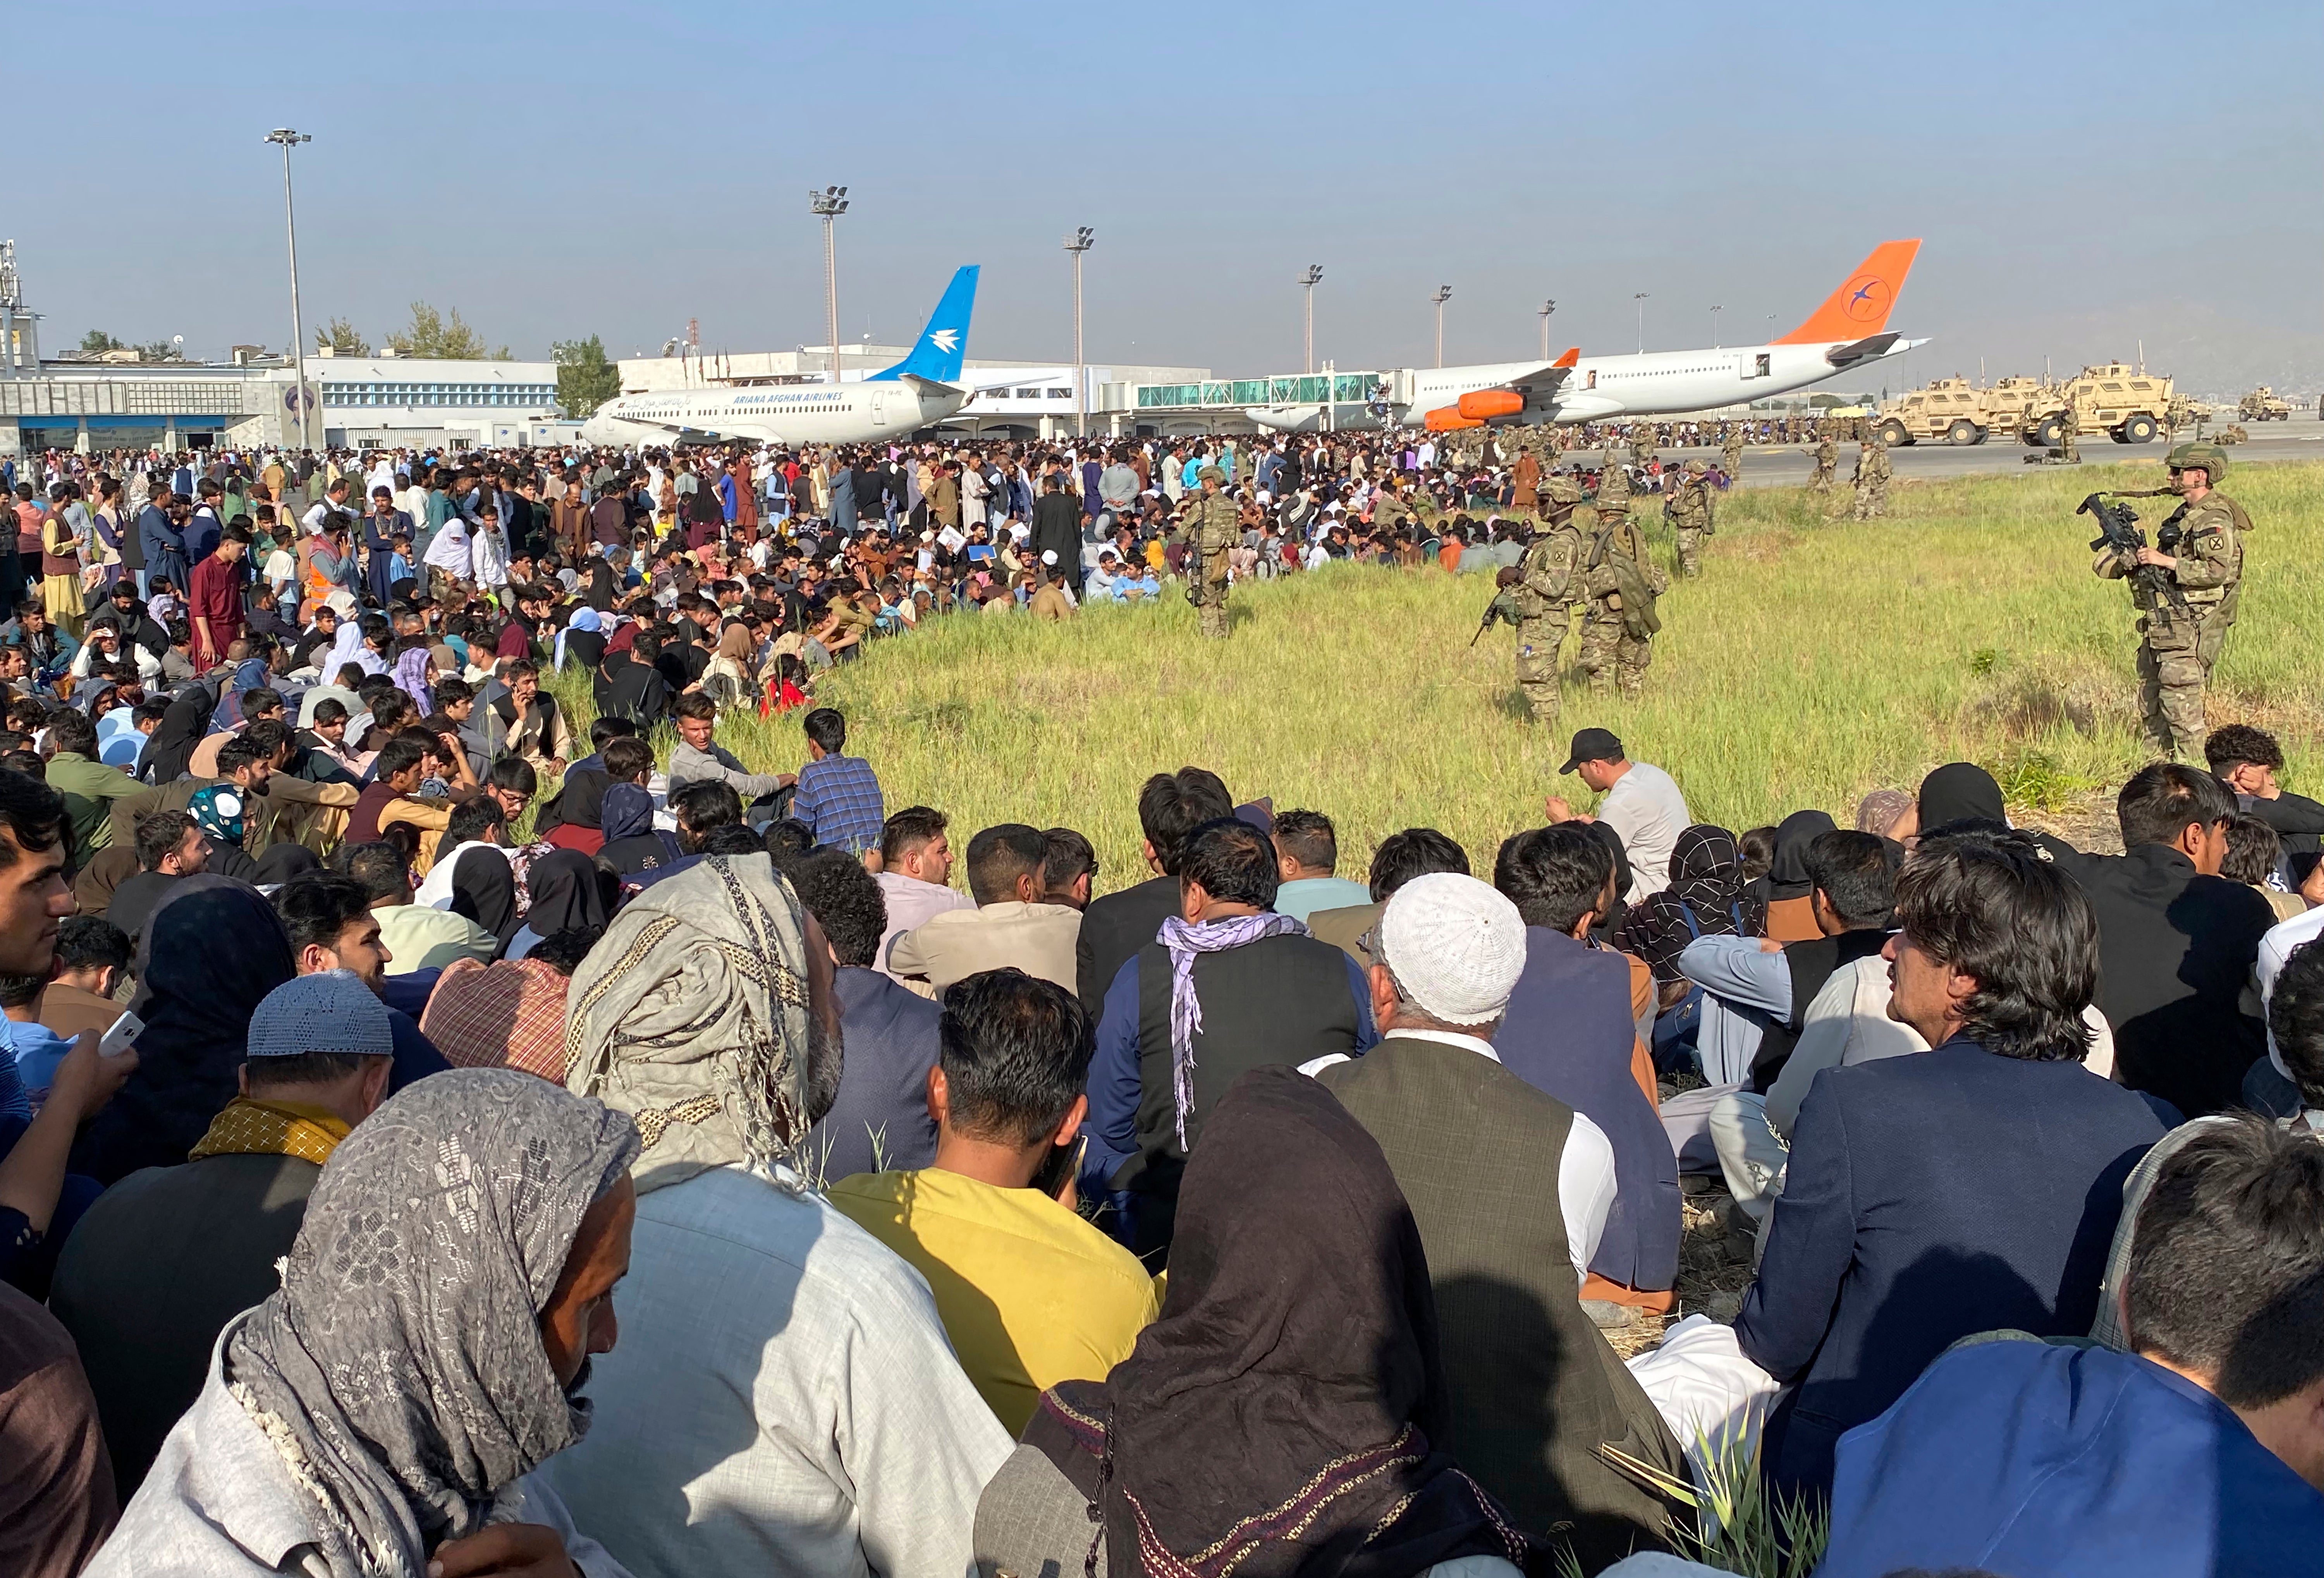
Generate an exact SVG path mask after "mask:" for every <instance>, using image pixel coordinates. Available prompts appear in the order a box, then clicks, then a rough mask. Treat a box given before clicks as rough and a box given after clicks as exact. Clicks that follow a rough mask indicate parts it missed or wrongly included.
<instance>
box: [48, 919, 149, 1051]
mask: <svg viewBox="0 0 2324 1578" xmlns="http://www.w3.org/2000/svg"><path fill="white" fill-rule="evenodd" d="M135 955H136V950H135V949H134V948H132V947H131V946H130V945H129V933H127V932H126V931H123V930H122V929H121V928H120V927H118V926H116V925H115V924H114V923H113V922H110V921H108V920H106V918H105V917H104V916H102V915H69V916H67V917H66V918H65V919H64V920H62V921H60V922H58V923H57V957H56V967H55V971H54V973H53V974H52V975H51V976H50V977H49V985H48V989H47V990H46V991H44V992H42V994H41V1023H42V1024H45V1025H47V1026H48V1027H49V1028H50V1029H51V1030H52V1031H55V1032H57V1033H58V1034H59V1035H60V1036H62V1037H64V1038H65V1040H67V1041H70V1040H72V1038H73V1037H75V1036H77V1035H78V1034H80V1033H81V1032H83V1031H86V1030H94V1031H97V1032H99V1033H102V1032H104V1031H105V1030H106V1029H107V1028H108V1027H109V1026H111V1024H112V1023H113V1022H114V1021H115V1020H116V1019H118V1018H120V1017H121V1010H122V1008H123V1007H124V1005H125V1004H126V1003H127V998H126V997H125V996H122V995H116V994H118V993H119V992H120V991H121V988H122V985H123V983H124V980H125V979H126V978H127V977H128V974H129V961H130V960H131V959H133V958H134V957H135Z"/></svg>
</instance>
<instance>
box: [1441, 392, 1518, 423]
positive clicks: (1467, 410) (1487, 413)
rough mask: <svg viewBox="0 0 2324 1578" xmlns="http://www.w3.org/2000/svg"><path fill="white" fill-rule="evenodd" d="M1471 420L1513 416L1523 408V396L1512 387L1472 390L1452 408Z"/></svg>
mask: <svg viewBox="0 0 2324 1578" xmlns="http://www.w3.org/2000/svg"><path fill="white" fill-rule="evenodd" d="M1455 409H1456V410H1458V411H1459V412H1460V413H1461V414H1462V416H1464V417H1468V418H1469V420H1471V422H1482V421H1485V420H1487V419H1488V418H1489V417H1514V416H1516V415H1517V413H1518V412H1519V411H1522V410H1524V409H1525V396H1523V395H1521V394H1519V393H1517V390H1513V389H1480V390H1471V392H1469V393H1467V394H1464V395H1462V397H1461V402H1460V404H1459V405H1458V406H1456V407H1455Z"/></svg>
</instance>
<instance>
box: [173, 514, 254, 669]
mask: <svg viewBox="0 0 2324 1578" xmlns="http://www.w3.org/2000/svg"><path fill="white" fill-rule="evenodd" d="M249 551H250V530H249V528H247V527H240V526H230V527H227V528H226V530H225V532H224V533H223V534H222V535H221V536H220V537H218V546H217V552H216V553H214V554H212V555H209V556H208V558H206V559H204V560H202V561H201V562H200V563H199V564H196V565H195V566H194V568H193V571H192V573H190V574H189V575H188V576H187V577H186V617H187V618H188V619H189V620H191V621H192V623H193V627H194V666H195V667H196V668H198V669H208V668H211V667H214V666H215V665H218V664H221V663H224V662H225V661H226V647H228V646H230V645H231V644H232V643H234V642H235V641H238V640H240V639H241V638H242V630H243V620H244V615H243V609H242V556H243V555H244V554H247V553H248V552H249Z"/></svg>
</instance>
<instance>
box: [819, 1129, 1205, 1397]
mask: <svg viewBox="0 0 2324 1578" xmlns="http://www.w3.org/2000/svg"><path fill="white" fill-rule="evenodd" d="M830 1197H831V1203H832V1205H833V1206H836V1207H837V1208H838V1209H839V1210H840V1211H841V1212H842V1213H843V1214H844V1215H845V1216H847V1217H849V1218H850V1219H851V1220H853V1222H854V1223H855V1224H856V1225H858V1226H860V1227H862V1229H863V1230H864V1231H865V1232H867V1233H869V1234H871V1236H872V1237H874V1238H876V1239H878V1240H879V1241H880V1242H881V1243H884V1244H886V1245H887V1246H888V1247H889V1248H890V1249H892V1250H894V1251H895V1252H897V1253H898V1254H899V1255H901V1256H902V1257H903V1258H904V1259H905V1260H906V1261H909V1262H910V1263H911V1265H912V1267H913V1268H914V1269H915V1270H917V1271H918V1272H919V1273H920V1275H921V1276H923V1277H925V1278H927V1282H928V1289H929V1291H930V1292H932V1293H934V1294H935V1295H936V1313H937V1314H938V1315H940V1316H942V1317H944V1324H945V1335H947V1336H949V1337H950V1338H951V1339H952V1346H953V1352H954V1353H955V1354H957V1355H958V1356H959V1358H960V1365H961V1368H962V1369H963V1370H964V1371H966V1372H968V1379H969V1381H970V1382H971V1383H972V1384H973V1385H974V1386H975V1388H976V1390H977V1391H978V1393H979V1394H980V1395H982V1397H983V1399H984V1400H985V1402H986V1403H987V1404H988V1405H990V1406H991V1409H992V1412H993V1414H994V1416H995V1417H998V1418H999V1419H1000V1421H1001V1424H1002V1425H1003V1426H1004V1427H1007V1429H1008V1431H1009V1433H1010V1435H1011V1436H1014V1435H1017V1434H1019V1433H1020V1432H1021V1431H1023V1429H1024V1428H1025V1426H1026V1423H1027V1421H1028V1420H1029V1419H1031V1418H1032V1417H1033V1409H1034V1407H1035V1405H1036V1404H1037V1403H1038V1402H1039V1400H1040V1396H1041V1393H1042V1392H1043V1391H1044V1390H1047V1389H1048V1388H1049V1387H1052V1386H1055V1385H1056V1384H1057V1382H1059V1381H1102V1380H1103V1379H1104V1378H1105V1375H1106V1372H1108V1371H1110V1370H1111V1369H1112V1368H1113V1367H1114V1366H1115V1365H1116V1364H1119V1363H1120V1362H1121V1361H1123V1360H1124V1359H1127V1358H1128V1357H1130V1347H1131V1345H1132V1344H1135V1343H1136V1342H1137V1340H1138V1334H1139V1331H1140V1330H1141V1329H1142V1328H1143V1327H1144V1326H1146V1324H1147V1323H1148V1321H1151V1320H1152V1319H1153V1318H1154V1317H1155V1314H1156V1312H1157V1309H1158V1308H1159V1307H1160V1299H1159V1298H1158V1296H1157V1293H1156V1291H1155V1288H1154V1281H1153V1279H1152V1278H1150V1277H1148V1275H1147V1274H1146V1272H1145V1271H1144V1269H1143V1268H1141V1267H1140V1266H1139V1263H1138V1259H1137V1257H1136V1256H1134V1255H1132V1254H1131V1253H1130V1252H1129V1251H1128V1250H1126V1249H1123V1248H1122V1247H1121V1246H1120V1244H1117V1243H1114V1242H1113V1241H1112V1240H1111V1239H1110V1238H1108V1237H1106V1235H1105V1234H1102V1233H1100V1232H1099V1231H1098V1230H1097V1229H1096V1228H1094V1227H1093V1226H1091V1225H1089V1224H1088V1223H1086V1222H1084V1221H1083V1220H1082V1219H1081V1217H1079V1216H1076V1215H1074V1213H1073V1212H1071V1211H1068V1210H1066V1209H1065V1207H1064V1206H1061V1205H1059V1204H1057V1202H1056V1201H1055V1200H1053V1199H1051V1198H1049V1197H1047V1195H1044V1194H1042V1193H1040V1192H1039V1191H1038V1190H1036V1189H1004V1188H998V1187H997V1186H995V1185H992V1184H989V1183H981V1182H979V1181H978V1180H977V1179H973V1178H967V1177H964V1176H963V1175H962V1174H960V1173H957V1172H946V1171H945V1170H942V1169H940V1168H934V1167H930V1168H923V1169H921V1170H918V1171H917V1172H859V1173H857V1174H855V1175H854V1176H853V1178H844V1179H840V1180H839V1181H838V1182H837V1183H835V1184H833V1185H832V1186H831V1188H830Z"/></svg>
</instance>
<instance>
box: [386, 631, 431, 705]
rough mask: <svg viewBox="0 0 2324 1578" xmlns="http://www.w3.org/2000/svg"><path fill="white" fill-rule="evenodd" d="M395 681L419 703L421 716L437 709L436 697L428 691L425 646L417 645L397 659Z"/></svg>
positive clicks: (426, 652)
mask: <svg viewBox="0 0 2324 1578" xmlns="http://www.w3.org/2000/svg"><path fill="white" fill-rule="evenodd" d="M395 683H396V686H397V688H398V689H400V690H401V691H402V692H403V693H404V694H405V695H407V696H410V698H411V699H412V700H413V701H414V702H418V703H419V705H420V716H421V717H423V718H424V717H426V716H427V715H428V714H429V713H430V712H433V711H435V710H436V698H435V697H434V696H432V695H430V694H429V693H428V649H427V648H426V647H413V648H412V649H411V650H410V651H409V652H406V653H404V654H403V655H402V656H400V657H398V658H397V659H396V660H395Z"/></svg>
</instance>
